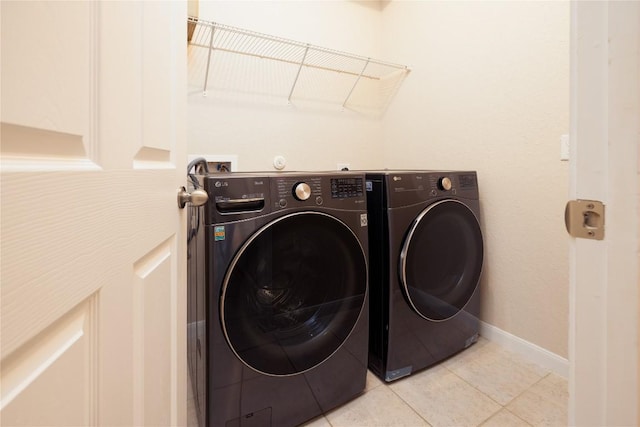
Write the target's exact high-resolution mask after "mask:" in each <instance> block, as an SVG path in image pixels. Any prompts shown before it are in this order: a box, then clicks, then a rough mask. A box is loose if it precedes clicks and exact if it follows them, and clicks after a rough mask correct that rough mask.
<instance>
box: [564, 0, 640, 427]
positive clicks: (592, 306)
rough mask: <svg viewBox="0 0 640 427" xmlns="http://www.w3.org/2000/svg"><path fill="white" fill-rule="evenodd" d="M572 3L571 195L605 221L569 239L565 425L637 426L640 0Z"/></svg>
mask: <svg viewBox="0 0 640 427" xmlns="http://www.w3.org/2000/svg"><path fill="white" fill-rule="evenodd" d="M571 8H572V22H571V27H572V28H571V33H572V36H571V43H572V48H571V51H572V58H571V62H572V76H571V81H572V83H571V85H572V87H571V116H572V118H571V133H572V135H571V140H572V154H571V158H572V172H571V194H570V198H571V199H590V200H601V201H603V202H604V203H605V218H606V225H605V239H604V240H602V241H595V240H583V239H574V240H573V241H572V244H571V259H572V262H571V273H570V277H571V292H570V307H571V309H570V313H571V319H570V332H569V339H570V342H569V360H570V378H569V389H570V390H569V392H570V402H569V414H570V419H569V425H579V426H586V425H594V426H614V425H616V426H622V425H625V426H630V425H638V423H639V422H640V419H639V414H638V406H639V402H640V393H639V390H638V386H639V385H638V374H639V373H638V364H639V361H640V359H638V339H639V338H640V336H639V331H638V310H639V308H640V307H639V298H638V297H639V296H638V247H639V246H638V235H639V234H638V228H637V227H638V206H639V196H640V192H639V186H638V180H639V175H638V163H639V160H640V159H639V157H638V155H639V151H638V145H639V142H640V2H604V1H603V2H572V3H571Z"/></svg>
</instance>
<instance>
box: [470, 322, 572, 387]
mask: <svg viewBox="0 0 640 427" xmlns="http://www.w3.org/2000/svg"><path fill="white" fill-rule="evenodd" d="M480 335H482V336H483V337H485V338H486V339H488V340H489V341H492V342H495V343H496V344H498V345H500V346H502V347H504V348H506V349H507V350H510V351H513V352H514V353H518V354H520V355H522V356H524V357H526V358H527V359H528V360H530V361H531V362H533V363H535V364H537V365H540V366H542V367H543V368H545V369H548V370H550V371H551V372H553V373H555V374H558V375H560V376H561V377H563V378H569V361H568V360H567V359H565V358H564V357H561V356H558V355H557V354H555V353H552V352H550V351H549V350H546V349H544V348H542V347H540V346H538V345H535V344H533V343H530V342H529V341H526V340H523V339H522V338H519V337H517V336H515V335H512V334H510V333H509V332H506V331H503V330H502V329H500V328H496V327H495V326H493V325H490V324H488V323H485V322H482V321H481V322H480Z"/></svg>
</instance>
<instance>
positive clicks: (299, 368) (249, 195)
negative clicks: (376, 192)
mask: <svg viewBox="0 0 640 427" xmlns="http://www.w3.org/2000/svg"><path fill="white" fill-rule="evenodd" d="M199 183H200V185H202V187H203V188H204V189H205V190H206V191H207V193H208V195H209V201H208V202H207V204H206V205H205V206H204V207H201V208H191V209H193V210H194V212H192V215H191V227H190V229H191V230H192V232H191V234H190V235H191V240H190V245H189V248H190V257H191V258H190V261H191V263H190V265H189V300H190V307H191V309H190V310H189V319H190V322H191V324H193V325H195V326H194V327H192V329H194V331H192V334H191V335H190V336H191V337H192V340H191V346H190V358H189V362H190V366H191V378H192V382H193V386H194V395H195V396H196V403H197V405H198V409H199V412H200V421H201V424H200V425H201V426H204V425H206V426H228V427H230V426H278V427H280V426H295V425H298V424H301V423H303V422H305V421H307V420H309V419H311V418H314V417H316V416H318V415H320V414H322V413H324V412H326V411H328V410H330V409H332V408H334V407H336V406H337V405H340V404H342V403H344V402H346V401H348V400H350V399H352V398H354V397H355V396H357V395H359V394H360V393H362V392H363V391H364V387H365V380H366V374H367V352H368V347H367V341H368V289H367V274H368V272H367V247H368V245H367V212H366V195H365V192H364V173H360V174H358V173H354V172H332V173H300V174H299V173H278V174H269V173H266V174H243V173H231V174H211V175H207V176H200V177H199Z"/></svg>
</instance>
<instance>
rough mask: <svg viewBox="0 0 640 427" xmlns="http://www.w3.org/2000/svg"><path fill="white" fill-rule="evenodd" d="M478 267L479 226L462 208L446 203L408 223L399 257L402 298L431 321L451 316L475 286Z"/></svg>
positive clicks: (439, 203)
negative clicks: (408, 227) (408, 226)
mask: <svg viewBox="0 0 640 427" xmlns="http://www.w3.org/2000/svg"><path fill="white" fill-rule="evenodd" d="M482 261H483V240H482V232H481V230H480V224H479V223H478V219H477V218H476V216H475V215H474V214H473V212H472V211H471V210H470V209H469V208H468V207H467V206H466V205H464V204H463V203H461V202H459V201H457V200H453V199H446V200H441V201H439V202H436V203H434V204H432V205H430V206H428V207H427V208H425V209H424V210H423V211H422V212H421V213H420V214H419V215H418V216H417V217H416V219H415V220H414V221H413V224H412V225H411V228H410V229H409V232H408V233H407V237H406V238H405V241H404V244H403V246H402V252H401V254H400V273H401V274H400V276H401V277H400V279H401V285H402V288H403V292H404V295H405V297H406V298H407V301H408V302H409V304H410V306H411V307H412V308H413V310H414V311H415V312H416V313H417V314H419V315H420V316H422V317H423V318H425V319H427V320H431V321H443V320H446V319H449V318H451V317H453V316H455V315H456V314H457V313H458V312H459V311H460V310H462V309H463V308H464V306H465V305H466V304H467V302H468V301H469V300H470V299H471V297H472V295H473V293H474V292H475V290H476V288H477V286H478V285H479V280H480V274H481V271H482Z"/></svg>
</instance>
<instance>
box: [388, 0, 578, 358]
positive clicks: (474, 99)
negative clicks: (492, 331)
mask: <svg viewBox="0 0 640 427" xmlns="http://www.w3.org/2000/svg"><path fill="white" fill-rule="evenodd" d="M383 34H384V36H385V37H384V40H385V44H384V47H383V53H384V52H389V51H393V52H395V53H396V54H398V56H400V57H406V58H409V59H410V60H411V61H412V64H411V65H412V66H413V71H412V73H411V75H410V77H409V78H408V79H407V81H406V82H405V84H404V85H403V87H402V88H401V89H400V92H399V93H398V96H397V97H396V99H395V101H394V102H393V103H392V105H391V107H390V109H389V111H388V113H387V116H386V117H385V122H384V126H385V144H384V148H385V158H386V159H387V163H388V164H389V166H392V167H416V168H435V169H476V170H477V171H478V175H479V183H480V191H481V203H482V214H483V226H484V231H485V238H486V240H485V250H486V253H485V256H486V264H485V269H484V279H483V284H482V291H483V305H482V317H483V320H484V321H485V322H488V323H489V324H491V325H494V326H496V327H498V328H500V329H502V330H504V331H507V332H509V333H511V334H513V335H516V336H518V337H520V338H523V339H525V340H527V341H529V342H532V343H534V344H537V345H539V346H541V347H543V348H545V349H547V350H549V351H551V352H553V353H556V354H558V355H560V356H562V357H565V358H566V357H567V344H568V343H567V340H568V308H569V307H568V273H569V264H568V242H567V235H566V232H565V230H564V225H563V224H564V222H563V212H564V204H565V202H566V199H567V193H568V162H561V161H560V160H559V159H560V157H559V156H560V142H559V141H560V136H561V135H562V134H566V133H568V129H569V4H568V3H565V2H390V3H388V4H387V6H386V8H385V9H384V12H383Z"/></svg>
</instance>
